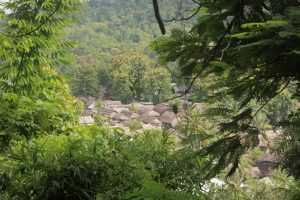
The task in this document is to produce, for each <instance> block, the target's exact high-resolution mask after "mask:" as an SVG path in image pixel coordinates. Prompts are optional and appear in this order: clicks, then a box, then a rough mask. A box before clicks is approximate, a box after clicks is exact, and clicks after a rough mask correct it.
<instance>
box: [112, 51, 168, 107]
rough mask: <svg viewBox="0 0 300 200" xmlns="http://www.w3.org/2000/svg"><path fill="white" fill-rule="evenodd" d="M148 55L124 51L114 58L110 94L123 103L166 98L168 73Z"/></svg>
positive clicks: (155, 100) (156, 100)
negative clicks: (155, 65) (157, 65)
mask: <svg viewBox="0 0 300 200" xmlns="http://www.w3.org/2000/svg"><path fill="white" fill-rule="evenodd" d="M153 66H154V63H153V62H152V61H151V60H150V58H149V57H147V56H145V55H143V54H139V53H130V52H129V53H125V54H122V55H120V56H118V57H116V58H115V59H114V64H113V68H114V70H113V71H112V72H111V76H112V87H111V88H110V96H111V97H112V98H113V99H116V100H121V101H122V102H124V103H131V102H132V101H133V100H143V101H154V102H158V101H160V100H162V99H163V98H166V97H167V96H168V95H169V93H170V91H169V84H170V82H171V78H170V75H169V74H168V72H167V71H166V70H165V69H163V68H159V67H156V68H154V67H153Z"/></svg>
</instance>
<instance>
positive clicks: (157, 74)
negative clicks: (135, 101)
mask: <svg viewBox="0 0 300 200" xmlns="http://www.w3.org/2000/svg"><path fill="white" fill-rule="evenodd" d="M142 83H143V91H144V100H145V101H150V102H153V103H159V102H161V101H163V100H165V99H167V98H168V97H169V96H170V95H171V87H170V83H171V76H170V74H169V73H168V71H167V70H166V69H164V68H151V69H148V70H147V71H146V72H145V74H144V75H143V79H142Z"/></svg>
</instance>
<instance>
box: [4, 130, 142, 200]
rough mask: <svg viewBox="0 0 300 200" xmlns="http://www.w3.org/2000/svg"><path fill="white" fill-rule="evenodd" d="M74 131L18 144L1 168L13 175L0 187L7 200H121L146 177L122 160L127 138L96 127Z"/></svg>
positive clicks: (9, 152) (132, 165)
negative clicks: (98, 198) (99, 198)
mask: <svg viewBox="0 0 300 200" xmlns="http://www.w3.org/2000/svg"><path fill="white" fill-rule="evenodd" d="M74 131H75V132H76V133H73V134H70V135H69V136H66V135H59V136H51V135H48V136H43V137H40V138H38V139H34V140H31V141H30V142H26V141H20V142H18V143H16V144H15V145H14V146H13V147H12V149H11V150H9V151H8V152H7V153H8V155H10V156H8V157H7V158H6V159H5V161H4V162H2V164H1V165H2V167H1V168H2V169H6V170H5V172H6V173H9V174H6V176H8V177H9V178H8V179H9V181H7V182H6V183H4V184H7V185H4V186H3V185H2V188H6V189H5V192H6V193H7V195H8V197H9V198H13V199H24V198H25V199H95V198H96V196H98V197H102V198H105V199H111V198H120V195H121V194H122V192H123V193H124V192H125V191H129V190H130V188H132V187H133V186H136V185H137V183H138V181H139V179H141V178H143V177H146V173H144V172H143V170H141V171H140V169H138V168H137V167H136V166H135V165H134V160H133V159H131V160H128V159H127V158H126V155H124V153H126V151H125V152H124V149H125V148H126V147H127V146H128V145H129V140H128V139H126V136H125V135H121V134H119V133H118V132H114V131H113V132H110V131H108V130H105V129H101V128H97V127H83V128H80V129H77V130H74ZM5 172H4V173H5ZM2 173H3V171H2ZM124 177H126V179H124ZM4 194H5V193H4Z"/></svg>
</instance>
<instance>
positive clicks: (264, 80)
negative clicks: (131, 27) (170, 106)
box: [152, 0, 300, 175]
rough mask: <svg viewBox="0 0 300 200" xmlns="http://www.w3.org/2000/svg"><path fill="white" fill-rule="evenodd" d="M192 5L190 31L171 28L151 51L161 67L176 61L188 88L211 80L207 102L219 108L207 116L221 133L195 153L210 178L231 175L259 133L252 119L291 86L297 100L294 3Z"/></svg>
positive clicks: (296, 11) (233, 0) (235, 1)
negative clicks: (231, 105) (206, 163)
mask: <svg viewBox="0 0 300 200" xmlns="http://www.w3.org/2000/svg"><path fill="white" fill-rule="evenodd" d="M197 2H199V4H198V11H199V12H198V14H199V17H198V21H197V22H196V23H195V24H194V26H193V27H192V28H191V29H190V30H189V31H185V30H180V29H173V30H172V33H171V35H170V36H164V37H161V38H159V39H158V40H157V41H155V42H154V43H153V45H152V48H153V49H155V50H156V51H157V52H158V53H159V55H160V57H161V59H162V60H163V61H164V62H177V63H178V69H179V71H180V72H181V75H182V76H184V77H189V78H191V79H192V80H191V81H190V84H191V85H193V84H194V82H195V80H196V79H197V78H203V77H208V76H210V75H213V76H216V79H217V80H215V81H214V82H213V84H212V86H211V89H210V93H209V99H208V101H209V102H213V101H217V102H219V103H220V104H221V106H220V107H219V108H215V109H213V111H211V113H213V112H218V113H219V114H221V116H222V115H223V120H222V121H221V122H220V128H219V131H218V132H220V133H222V134H220V137H219V138H218V139H217V140H216V141H215V142H214V143H212V144H211V145H210V146H208V147H206V148H203V149H201V150H200V152H201V153H200V154H201V155H202V156H204V155H211V161H212V163H211V164H212V166H215V167H214V168H213V169H212V172H215V173H212V174H216V173H218V172H220V170H222V169H223V168H224V167H227V166H228V165H230V164H232V165H231V166H232V170H231V171H230V172H229V175H232V174H233V172H234V171H235V170H236V169H237V167H238V166H239V160H240V158H241V156H242V155H243V154H244V153H246V152H247V151H248V150H249V149H251V148H254V147H255V146H257V145H258V135H260V134H262V131H261V130H260V129H259V128H258V127H256V126H255V124H254V123H253V121H254V118H255V117H256V116H257V114H258V113H259V112H261V111H262V109H263V107H265V106H266V105H267V104H268V103H269V102H270V101H271V100H272V99H273V98H274V97H275V96H277V95H278V94H279V93H281V92H282V91H284V90H285V89H286V88H287V87H288V85H289V84H290V83H291V82H293V83H294V84H295V85H297V86H296V88H297V89H295V90H293V91H292V96H298V95H299V91H298V89H299V87H298V85H299V76H298V75H299V70H298V69H297V68H296V67H295V66H297V65H298V64H297V63H299V59H300V57H299V53H298V52H299V46H298V45H296V44H297V43H299V34H298V31H297V30H298V29H299V23H298V22H297V20H296V19H298V18H299V14H300V12H299V2H297V1H280V2H278V1H276V0H274V1H273V0H271V1H263V0H262V1H241V0H230V1H219V0H218V1H213V2H210V1H209V2H208V3H203V2H204V1H197ZM202 3H203V4H202ZM224 96H230V98H232V99H233V100H234V101H235V102H238V105H237V108H236V109H228V108H224V107H223V106H222V103H221V101H220V100H221V99H222V98H224ZM253 102H254V104H255V105H259V108H257V107H255V106H253V105H251V104H252V103H253ZM275 115H276V114H275ZM282 115H285V116H286V114H284V113H282ZM227 117H229V118H227ZM279 120H281V119H279ZM272 123H273V121H272ZM294 126H295V128H297V127H298V126H297V125H296V124H294ZM293 134H297V132H294V133H293ZM293 138H294V137H293ZM286 141H289V142H290V145H292V143H293V142H294V141H293V140H286ZM296 141H298V139H296ZM286 147H287V146H286ZM295 162H296V161H295ZM290 166H293V165H290Z"/></svg>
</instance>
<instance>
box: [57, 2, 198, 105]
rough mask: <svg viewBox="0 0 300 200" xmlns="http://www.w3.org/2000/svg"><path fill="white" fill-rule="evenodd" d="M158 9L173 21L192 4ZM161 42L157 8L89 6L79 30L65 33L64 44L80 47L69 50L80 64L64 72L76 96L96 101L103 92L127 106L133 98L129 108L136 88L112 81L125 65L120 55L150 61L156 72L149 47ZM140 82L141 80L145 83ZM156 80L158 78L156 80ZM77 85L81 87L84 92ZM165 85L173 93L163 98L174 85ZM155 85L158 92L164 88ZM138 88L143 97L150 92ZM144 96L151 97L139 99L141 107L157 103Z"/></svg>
mask: <svg viewBox="0 0 300 200" xmlns="http://www.w3.org/2000/svg"><path fill="white" fill-rule="evenodd" d="M178 2H180V1H178ZM174 3H175V4H174ZM160 5H161V6H162V9H163V17H164V18H165V19H171V18H172V17H174V16H176V15H177V14H178V11H179V10H180V9H184V8H188V6H191V5H193V4H192V3H191V2H186V3H183V5H182V6H183V8H179V7H178V5H177V4H176V1H174V2H170V1H162V2H160ZM174 26H178V27H180V26H181V25H180V24H175V23H169V25H168V27H170V28H171V27H174ZM158 36H159V28H158V25H157V23H156V20H155V17H154V15H153V7H152V4H151V3H149V1H147V0H140V1H136V0H129V1H105V0H104V1H103V0H93V1H87V2H85V3H84V5H83V9H82V10H81V11H80V12H79V13H78V14H77V24H76V25H71V26H69V27H67V28H66V35H65V38H66V39H68V40H71V41H74V42H76V43H77V47H76V48H75V49H72V50H71V51H72V52H74V54H75V59H76V63H75V64H72V65H69V66H68V67H67V68H62V69H60V70H61V71H62V72H64V73H65V74H67V75H69V77H71V79H72V81H71V83H72V84H71V85H72V88H73V91H74V94H75V95H77V96H96V95H97V93H98V92H99V91H101V90H102V89H104V88H105V89H107V96H109V98H111V99H116V100H123V99H124V97H122V95H123V96H124V95H126V96H127V97H129V99H128V100H127V103H128V102H131V101H132V100H133V98H134V95H133V94H132V92H131V91H130V87H133V85H132V84H127V85H122V84H121V82H120V81H123V83H124V82H128V80H118V81H119V82H116V78H114V77H115V74H116V73H115V72H116V65H115V64H114V63H116V62H118V63H119V64H121V62H120V60H118V61H116V58H117V59H118V58H120V57H119V55H122V54H124V55H125V56H126V55H129V54H133V55H136V56H137V57H145V58H146V57H149V58H147V59H148V61H147V62H148V63H149V62H152V66H158V65H160V64H158V63H157V61H156V60H157V59H156V55H155V53H154V52H153V50H151V49H150V48H149V45H150V43H151V41H153V40H154V39H155V38H157V37H158ZM123 57H124V56H123ZM158 67H159V66H158ZM117 68H120V67H117ZM144 70H145V69H144ZM160 71H161V72H162V73H164V74H165V75H163V76H166V77H168V76H171V74H170V73H169V72H167V71H164V70H163V71H162V70H160ZM127 72H128V70H127V71H126V73H127ZM126 76H127V75H126ZM139 78H140V79H142V77H139ZM114 79H115V81H114ZM152 79H154V80H155V79H158V77H155V75H154V76H153V77H152ZM154 80H153V81H154ZM77 82H79V83H80V84H79V85H80V87H79V86H78V84H77ZM83 83H86V84H85V85H84V84H83ZM141 83H142V82H141ZM161 84H163V85H164V86H162V87H166V85H169V89H168V90H169V91H166V89H162V90H163V91H166V93H164V94H162V96H167V94H168V93H170V91H171V87H170V85H171V82H170V81H168V82H163V81H161ZM156 85H158V86H159V85H160V83H157V84H156ZM111 87H113V88H114V87H123V89H121V90H124V91H120V92H121V93H124V94H120V95H117V93H116V91H114V89H113V88H112V89H111ZM139 87H140V88H141V90H142V92H143V91H144V90H147V89H146V88H145V87H146V86H145V87H144V86H142V85H140V86H139ZM110 91H111V92H110ZM145 93H148V94H145V97H139V98H138V99H139V100H143V101H149V100H152V99H153V97H149V92H148V91H145ZM130 99H131V100H130ZM156 101H157V100H156Z"/></svg>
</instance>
